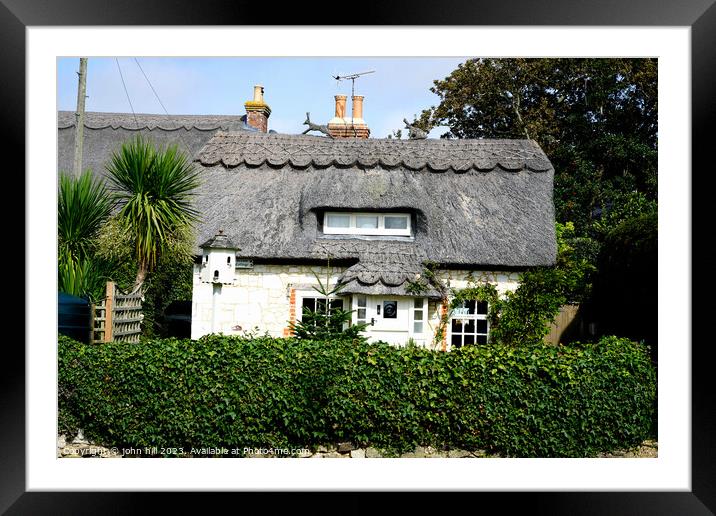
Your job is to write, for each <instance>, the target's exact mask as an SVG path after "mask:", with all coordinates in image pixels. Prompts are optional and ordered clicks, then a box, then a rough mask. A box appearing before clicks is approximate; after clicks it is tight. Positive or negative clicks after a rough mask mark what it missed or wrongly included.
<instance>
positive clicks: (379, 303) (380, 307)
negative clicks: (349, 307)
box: [353, 295, 413, 346]
mask: <svg viewBox="0 0 716 516" xmlns="http://www.w3.org/2000/svg"><path fill="white" fill-rule="evenodd" d="M412 302H413V299H412V298H409V297H398V296H360V295H358V296H354V306H353V309H354V310H356V314H357V315H356V320H357V321H358V322H364V320H363V316H364V315H365V322H366V323H368V327H367V328H366V332H365V333H366V336H367V337H368V338H369V339H370V340H382V341H385V342H388V343H390V344H396V345H401V346H402V345H404V344H405V343H406V342H407V340H408V339H409V338H410V307H411V306H412V305H411V303H412Z"/></svg>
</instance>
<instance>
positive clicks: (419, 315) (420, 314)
mask: <svg viewBox="0 0 716 516" xmlns="http://www.w3.org/2000/svg"><path fill="white" fill-rule="evenodd" d="M413 319H415V320H416V321H422V320H423V311H422V310H415V315H414V316H413Z"/></svg>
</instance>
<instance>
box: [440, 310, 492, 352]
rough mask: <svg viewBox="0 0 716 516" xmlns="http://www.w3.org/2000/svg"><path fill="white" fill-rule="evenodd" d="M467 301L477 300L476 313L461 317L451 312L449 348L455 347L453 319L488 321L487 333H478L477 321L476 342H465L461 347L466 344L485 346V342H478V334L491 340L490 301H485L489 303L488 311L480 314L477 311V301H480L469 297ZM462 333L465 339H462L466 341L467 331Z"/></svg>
mask: <svg viewBox="0 0 716 516" xmlns="http://www.w3.org/2000/svg"><path fill="white" fill-rule="evenodd" d="M466 301H475V313H474V314H468V315H464V316H461V317H455V316H453V315H452V314H450V318H449V320H448V339H447V340H448V345H449V349H452V348H453V344H452V336H453V333H452V321H453V319H462V320H473V321H486V322H487V330H486V333H478V332H477V322H476V323H475V333H474V334H473V335H474V336H475V342H474V343H472V344H464V343H463V344H462V345H461V346H460V347H465V346H466V345H467V346H484V345H485V344H479V343H478V342H477V336H478V335H484V336H485V340H486V341H487V342H489V341H490V319H489V315H490V303H489V302H488V301H484V302H485V303H487V313H484V314H478V313H477V303H479V302H480V301H477V300H472V299H468V300H466ZM460 335H462V336H463V339H462V340H463V341H464V340H465V339H464V335H465V333H460Z"/></svg>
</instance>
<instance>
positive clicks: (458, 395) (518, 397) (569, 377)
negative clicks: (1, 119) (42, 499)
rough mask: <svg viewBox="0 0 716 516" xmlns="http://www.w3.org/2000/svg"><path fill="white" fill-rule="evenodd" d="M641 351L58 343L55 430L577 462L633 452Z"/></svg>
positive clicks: (202, 442) (649, 417)
mask: <svg viewBox="0 0 716 516" xmlns="http://www.w3.org/2000/svg"><path fill="white" fill-rule="evenodd" d="M655 396H656V380H655V372H654V369H653V367H652V365H651V363H650V361H649V359H648V356H647V353H646V350H645V349H644V348H643V346H642V345H640V344H638V343H634V342H631V341H628V340H625V339H618V338H615V337H610V338H605V339H603V340H601V341H600V342H598V343H595V344H579V345H572V346H570V347H569V348H565V347H556V346H520V347H508V346H497V345H488V346H480V347H466V348H463V349H459V350H456V351H453V352H450V353H444V352H439V351H431V350H427V349H423V348H416V347H406V348H396V347H392V346H389V345H387V344H384V343H376V344H370V343H355V344H348V343H345V342H320V341H307V340H296V339H272V338H256V339H245V338H240V337H225V336H208V337H204V338H202V339H199V340H197V341H191V340H177V339H166V340H147V341H145V342H142V343H140V344H129V343H114V342H113V343H107V344H101V345H84V344H80V343H78V342H75V341H73V340H71V339H69V338H66V337H64V336H63V337H60V340H59V409H60V412H59V427H60V431H61V432H66V433H70V434H73V433H74V432H76V430H77V428H78V427H81V428H82V429H83V430H84V432H85V435H87V436H88V437H90V438H92V439H94V440H96V441H97V442H101V443H103V444H106V445H114V446H133V447H146V446H158V447H162V446H167V447H180V448H184V452H185V453H186V452H189V451H190V449H191V447H192V446H193V447H196V448H198V447H218V446H224V447H227V448H233V447H238V448H240V449H243V448H244V447H253V448H258V447H265V448H266V447H274V448H275V447H281V448H284V447H286V448H289V447H315V446H317V445H319V444H328V443H331V442H338V441H343V440H350V441H352V442H353V443H354V444H357V445H361V446H367V445H372V446H376V447H379V448H384V449H390V450H393V451H394V452H395V453H398V452H401V451H405V450H408V449H410V448H412V447H414V446H416V445H423V446H428V445H430V446H434V447H437V448H445V447H461V448H466V449H486V450H488V451H491V452H498V453H501V454H503V455H505V456H521V457H563V456H569V457H584V456H593V455H595V454H596V453H597V452H600V451H608V450H613V449H615V448H620V447H625V446H631V445H636V444H638V443H640V442H641V441H642V440H643V439H644V438H646V437H648V435H649V431H650V429H651V423H652V421H653V417H654V413H655V412H654V411H655V407H656V406H655Z"/></svg>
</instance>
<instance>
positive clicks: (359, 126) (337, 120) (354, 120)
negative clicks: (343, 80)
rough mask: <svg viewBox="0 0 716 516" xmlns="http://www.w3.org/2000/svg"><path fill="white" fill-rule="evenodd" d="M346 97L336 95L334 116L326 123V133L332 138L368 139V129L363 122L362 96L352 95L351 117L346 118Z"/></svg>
mask: <svg viewBox="0 0 716 516" xmlns="http://www.w3.org/2000/svg"><path fill="white" fill-rule="evenodd" d="M347 98H348V97H347V96H346V95H336V96H335V99H336V115H335V116H334V117H333V118H332V119H331V120H330V121H329V122H328V131H329V132H330V133H331V136H333V137H334V138H368V137H369V136H370V129H369V128H368V125H367V124H366V123H365V120H363V96H362V95H354V96H353V97H352V100H353V116H352V117H347V116H346V99H347Z"/></svg>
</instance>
